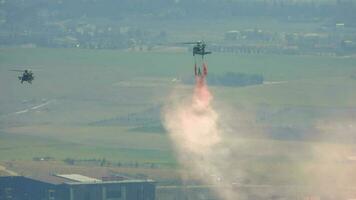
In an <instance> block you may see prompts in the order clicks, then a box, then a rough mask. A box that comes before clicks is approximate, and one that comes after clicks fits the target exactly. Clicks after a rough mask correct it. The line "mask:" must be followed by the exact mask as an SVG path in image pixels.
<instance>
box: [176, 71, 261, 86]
mask: <svg viewBox="0 0 356 200" xmlns="http://www.w3.org/2000/svg"><path fill="white" fill-rule="evenodd" d="M207 81H208V83H209V85H214V86H227V87H242V86H249V85H259V84H263V76H262V75H258V74H245V73H234V72H227V73H225V74H223V75H216V74H209V76H208V78H207ZM183 83H185V84H193V83H194V79H193V78H192V77H189V78H184V79H183Z"/></svg>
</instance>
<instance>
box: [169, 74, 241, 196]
mask: <svg viewBox="0 0 356 200" xmlns="http://www.w3.org/2000/svg"><path fill="white" fill-rule="evenodd" d="M177 93H179V92H177ZM174 95H177V94H174ZM212 100H213V96H212V94H211V93H210V91H209V89H208V87H207V85H206V84H205V82H204V81H203V80H198V81H197V84H196V86H195V89H194V93H193V95H192V96H191V99H183V100H182V99H179V98H178V97H177V96H174V97H173V98H172V99H171V101H170V102H169V103H170V104H169V105H167V106H166V108H165V111H164V113H163V115H164V116H163V117H164V124H165V127H166V129H167V130H168V131H169V133H170V136H171V139H172V141H173V142H174V144H175V146H176V150H177V156H178V159H179V161H180V162H181V164H182V165H183V166H184V167H185V168H186V169H188V170H189V171H190V172H191V174H189V176H190V177H189V178H190V179H192V178H197V179H199V180H200V181H202V182H203V183H204V184H209V185H216V186H219V187H214V188H215V190H216V193H217V195H218V196H219V197H221V198H223V199H227V200H230V199H236V197H237V194H235V192H234V191H233V189H232V188H231V187H230V185H229V184H230V183H231V182H232V181H233V180H231V179H232V178H231V174H230V173H228V172H227V166H226V163H227V161H228V160H229V157H230V156H229V149H228V148H226V147H224V145H222V130H221V129H220V127H219V114H218V113H217V112H216V111H215V110H214V108H213V107H212V104H211V102H212Z"/></svg>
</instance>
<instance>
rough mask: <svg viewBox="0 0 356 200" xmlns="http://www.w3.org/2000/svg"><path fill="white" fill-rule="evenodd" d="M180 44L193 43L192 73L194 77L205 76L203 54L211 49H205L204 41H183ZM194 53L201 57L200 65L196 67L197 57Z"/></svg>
mask: <svg viewBox="0 0 356 200" xmlns="http://www.w3.org/2000/svg"><path fill="white" fill-rule="evenodd" d="M182 44H194V47H193V56H194V74H195V77H203V78H205V77H206V76H207V75H208V67H207V64H206V63H205V60H204V56H205V55H207V54H211V51H206V50H205V47H206V43H205V42H204V41H197V42H183V43H182ZM196 55H200V56H201V59H202V67H197V58H196Z"/></svg>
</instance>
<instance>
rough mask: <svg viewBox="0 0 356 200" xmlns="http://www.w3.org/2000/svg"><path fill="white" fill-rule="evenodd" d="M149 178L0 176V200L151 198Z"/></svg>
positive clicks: (139, 199)
mask: <svg viewBox="0 0 356 200" xmlns="http://www.w3.org/2000/svg"><path fill="white" fill-rule="evenodd" d="M154 199H155V182H154V181H152V180H110V179H108V178H106V179H105V181H103V180H99V179H95V178H90V177H87V176H82V175H79V174H56V175H49V176H44V177H41V178H38V177H36V178H33V177H25V176H5V177H0V200H154Z"/></svg>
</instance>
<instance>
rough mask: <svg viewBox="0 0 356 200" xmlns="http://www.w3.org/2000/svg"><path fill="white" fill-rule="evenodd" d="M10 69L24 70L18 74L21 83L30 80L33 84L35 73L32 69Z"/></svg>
mask: <svg viewBox="0 0 356 200" xmlns="http://www.w3.org/2000/svg"><path fill="white" fill-rule="evenodd" d="M10 71H15V72H22V75H21V76H18V78H19V80H20V81H21V83H23V82H28V83H30V84H32V81H33V80H34V79H35V76H34V75H33V73H32V71H31V70H28V69H25V70H17V69H14V70H10Z"/></svg>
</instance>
